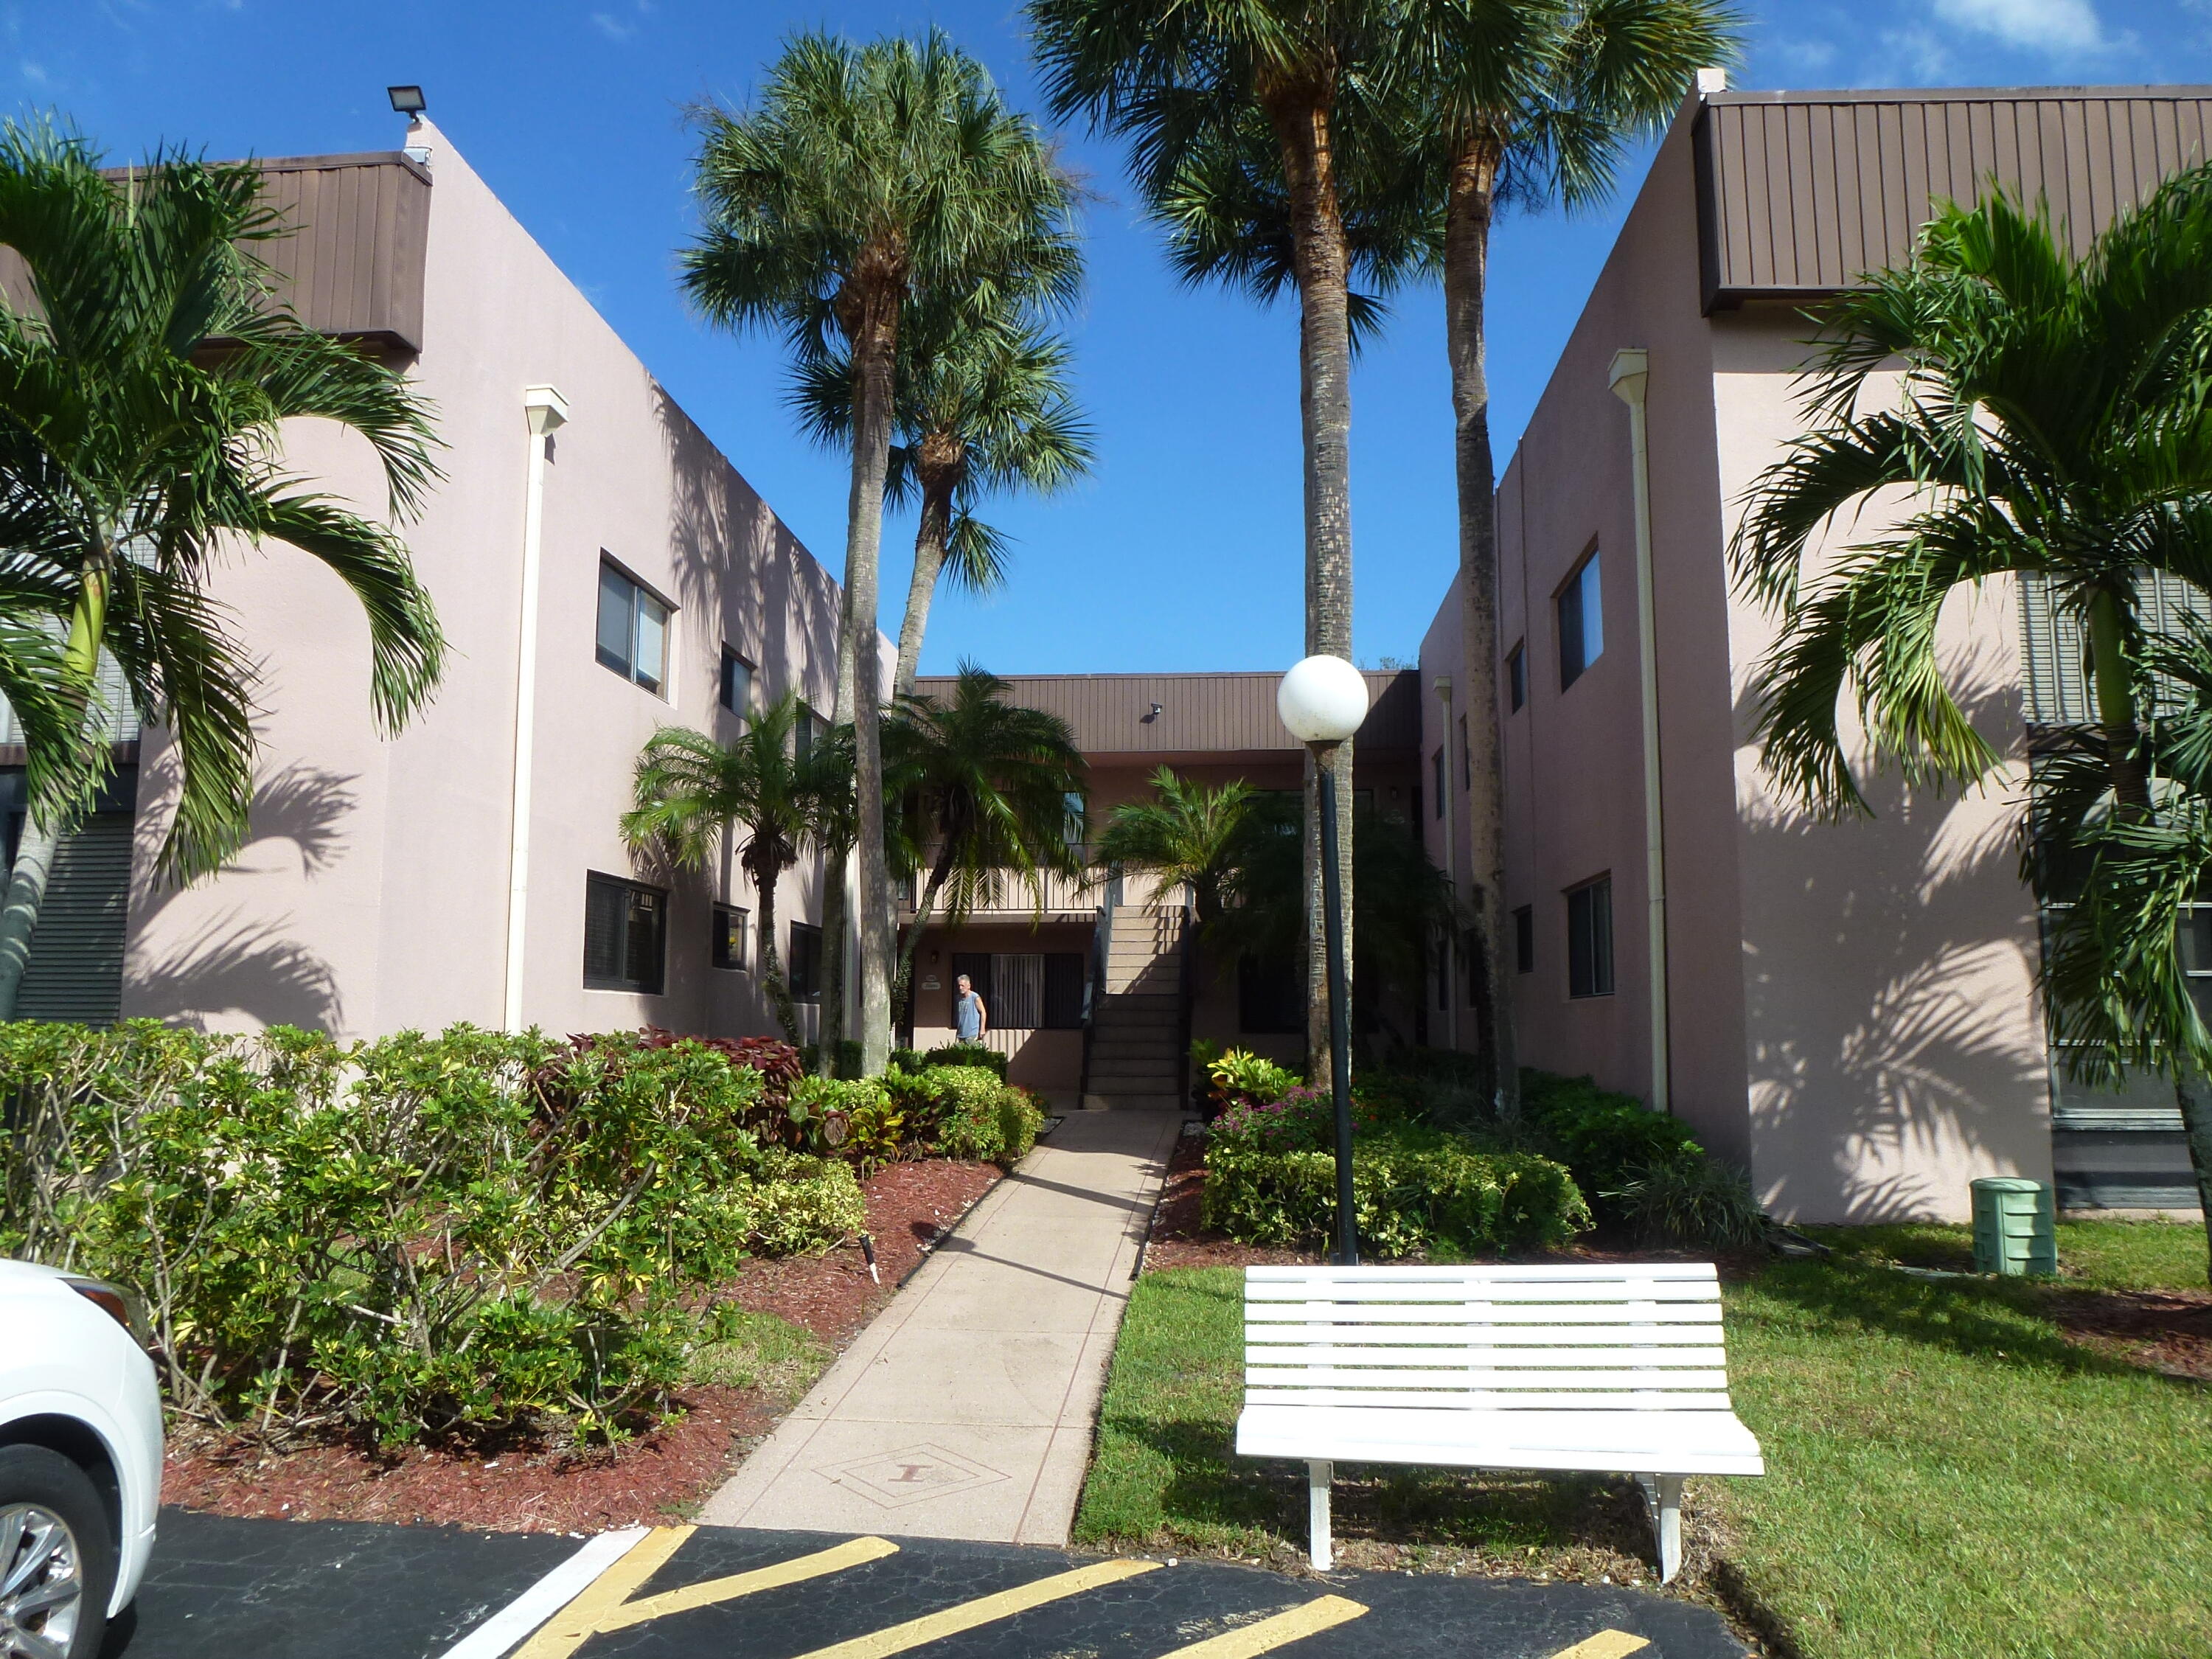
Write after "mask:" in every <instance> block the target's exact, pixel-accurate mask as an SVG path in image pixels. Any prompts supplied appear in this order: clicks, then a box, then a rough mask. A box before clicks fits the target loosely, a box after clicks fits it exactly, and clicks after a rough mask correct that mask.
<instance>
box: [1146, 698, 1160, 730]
mask: <svg viewBox="0 0 2212 1659" xmlns="http://www.w3.org/2000/svg"><path fill="white" fill-rule="evenodd" d="M1159 717H1160V706H1159V704H1158V703H1154V704H1153V705H1152V713H1151V714H1147V715H1146V716H1145V718H1144V720H1143V722H1142V723H1143V724H1144V725H1146V726H1150V725H1151V724H1152V722H1153V721H1154V720H1158V719H1159Z"/></svg>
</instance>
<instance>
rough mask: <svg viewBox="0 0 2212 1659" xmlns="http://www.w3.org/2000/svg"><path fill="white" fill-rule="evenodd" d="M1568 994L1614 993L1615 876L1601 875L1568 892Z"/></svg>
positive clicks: (1591, 995) (1573, 995) (1597, 995)
mask: <svg viewBox="0 0 2212 1659" xmlns="http://www.w3.org/2000/svg"><path fill="white" fill-rule="evenodd" d="M1567 994H1568V995H1569V996H1571V997H1609V996H1611V995H1612V994H1613V878H1612V877H1611V876H1600V877H1599V878H1597V879H1596V880H1595V881H1593V882H1588V883H1585V884H1583V885H1582V886H1580V887H1577V888H1576V889H1575V890H1573V891H1572V892H1571V893H1569V894H1568V895H1567Z"/></svg>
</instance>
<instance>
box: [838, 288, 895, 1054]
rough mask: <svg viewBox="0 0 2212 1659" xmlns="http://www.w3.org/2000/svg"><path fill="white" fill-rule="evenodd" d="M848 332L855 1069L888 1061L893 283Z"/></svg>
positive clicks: (873, 293)
mask: <svg viewBox="0 0 2212 1659" xmlns="http://www.w3.org/2000/svg"><path fill="white" fill-rule="evenodd" d="M856 298H857V300H858V302H859V303H858V305H857V306H856V307H855V310H856V311H857V313H858V315H857V317H856V319H855V326H854V331H853V370H854V374H853V489H852V494H851V496H850V499H849V500H848V503H847V514H848V516H847V520H846V522H847V526H848V530H847V534H846V538H845V586H846V594H847V598H848V601H849V603H850V605H851V606H852V616H851V618H850V622H849V624H848V629H847V630H846V631H847V632H848V634H849V635H850V636H851V638H852V641H853V670H854V672H853V749H854V793H855V794H856V795H857V797H858V799H857V800H856V802H855V805H856V806H857V808H858V811H857V813H856V815H855V816H856V818H857V822H858V829H859V833H858V838H857V839H858V848H857V850H858V851H859V854H860V1070H861V1073H862V1074H863V1075H864V1076H867V1077H876V1076H879V1075H881V1074H882V1073H883V1071H884V1067H885V1066H888V1065H889V1064H890V1051H891V999H890V967H891V956H892V952H893V951H894V949H895V948H896V941H895V935H894V931H893V924H892V916H891V883H890V864H889V861H888V860H886V858H885V856H884V750H883V726H882V720H881V715H882V713H883V655H882V653H880V652H879V651H878V650H877V649H876V614H877V610H878V588H877V570H878V556H879V555H880V554H881V551H882V547H883V530H884V472H885V471H886V470H887V469H888V466H889V465H890V441H891V397H892V379H893V376H894V374H895V373H896V364H897V361H898V355H897V354H898V304H899V291H898V289H897V288H896V286H894V285H893V284H892V283H889V282H873V283H868V284H866V286H864V287H863V288H862V289H861V291H860V294H859V295H857V296H856Z"/></svg>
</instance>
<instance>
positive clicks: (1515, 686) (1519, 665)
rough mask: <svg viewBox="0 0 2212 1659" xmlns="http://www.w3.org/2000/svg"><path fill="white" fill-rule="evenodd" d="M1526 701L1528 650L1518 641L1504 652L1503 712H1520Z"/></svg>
mask: <svg viewBox="0 0 2212 1659" xmlns="http://www.w3.org/2000/svg"><path fill="white" fill-rule="evenodd" d="M1505 702H1506V709H1505V712H1506V713H1507V714H1517V713H1519V712H1520V708H1521V705H1522V703H1524V702H1528V648H1527V647H1525V646H1523V645H1522V644H1521V643H1520V642H1519V641H1516V642H1515V644H1514V647H1513V648H1512V649H1511V650H1510V651H1509V652H1507V653H1505Z"/></svg>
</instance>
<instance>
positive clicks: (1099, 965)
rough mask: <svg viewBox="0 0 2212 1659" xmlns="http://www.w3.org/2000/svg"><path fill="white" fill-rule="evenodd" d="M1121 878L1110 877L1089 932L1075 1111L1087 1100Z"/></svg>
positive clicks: (1104, 997)
mask: <svg viewBox="0 0 2212 1659" xmlns="http://www.w3.org/2000/svg"><path fill="white" fill-rule="evenodd" d="M1118 908H1121V877H1119V876H1110V877H1109V878H1107V881H1106V890H1105V893H1104V896H1103V897H1102V898H1101V899H1100V900H1099V903H1098V919H1097V921H1095V922H1093V923H1092V924H1091V980H1090V982H1089V983H1088V984H1086V985H1085V987H1083V1072H1082V1076H1081V1078H1080V1079H1079V1081H1078V1082H1077V1084H1076V1085H1075V1090H1076V1092H1075V1103H1076V1106H1077V1108H1078V1109H1081V1108H1082V1106H1083V1105H1084V1104H1085V1103H1086V1102H1088V1101H1089V1100H1090V1098H1091V1044H1092V1043H1093V1042H1096V1041H1097V1033H1098V1011H1099V1010H1100V1009H1101V1008H1103V1007H1104V1006H1106V975H1107V971H1108V969H1109V964H1110V963H1111V962H1112V960H1113V954H1114V912H1115V910H1116V909H1118Z"/></svg>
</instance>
